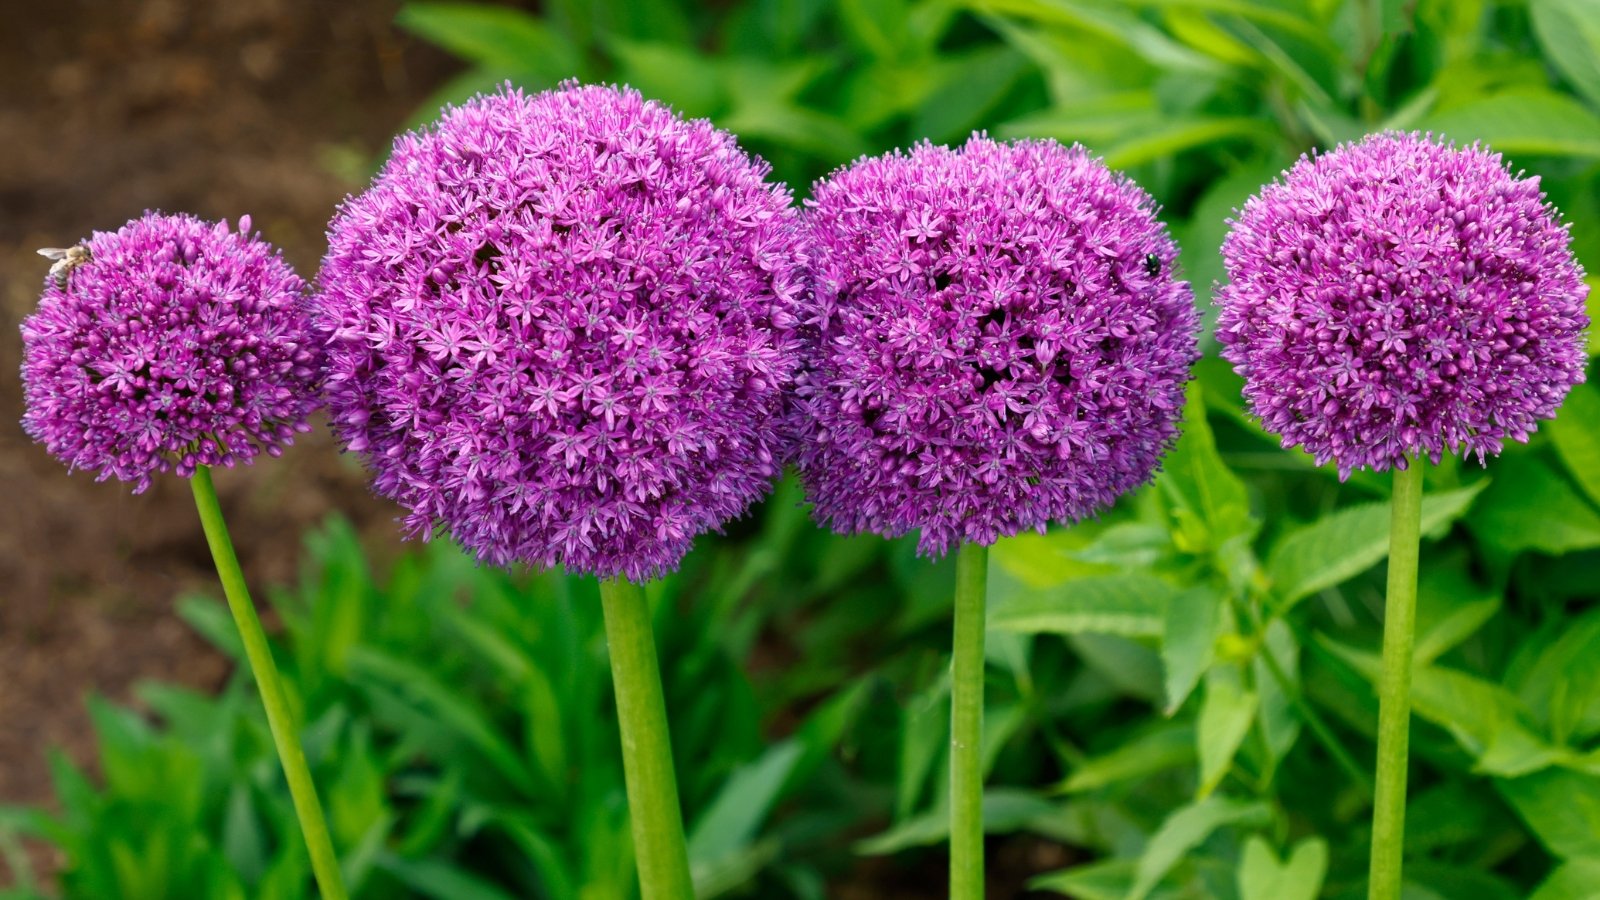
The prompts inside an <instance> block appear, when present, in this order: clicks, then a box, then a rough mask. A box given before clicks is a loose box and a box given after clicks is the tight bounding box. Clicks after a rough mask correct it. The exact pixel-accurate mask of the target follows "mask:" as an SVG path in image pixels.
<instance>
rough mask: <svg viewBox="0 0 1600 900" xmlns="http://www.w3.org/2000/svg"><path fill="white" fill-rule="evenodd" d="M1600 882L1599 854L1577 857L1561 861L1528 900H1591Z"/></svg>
mask: <svg viewBox="0 0 1600 900" xmlns="http://www.w3.org/2000/svg"><path fill="white" fill-rule="evenodd" d="M1597 884H1600V856H1593V857H1579V858H1577V859H1569V860H1567V861H1566V862H1564V863H1562V864H1561V865H1560V866H1559V867H1558V868H1557V869H1556V870H1555V871H1554V872H1551V873H1550V877H1549V878H1546V879H1545V880H1544V882H1543V883H1542V884H1540V885H1539V889H1538V890H1536V891H1534V892H1533V894H1532V895H1531V896H1529V897H1528V900H1593V898H1594V889H1595V885H1597Z"/></svg>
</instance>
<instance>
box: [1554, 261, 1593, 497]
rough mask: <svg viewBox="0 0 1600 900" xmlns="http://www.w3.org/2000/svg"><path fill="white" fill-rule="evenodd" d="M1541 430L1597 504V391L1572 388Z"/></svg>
mask: <svg viewBox="0 0 1600 900" xmlns="http://www.w3.org/2000/svg"><path fill="white" fill-rule="evenodd" d="M1591 293H1600V290H1595V291H1591ZM1544 427H1545V428H1546V429H1548V430H1549V432H1550V437H1551V439H1552V440H1554V441H1555V445H1556V453H1557V454H1558V455H1559V456H1560V457H1561V462H1562V463H1564V464H1565V465H1566V467H1567V472H1568V473H1569V474H1571V475H1572V479H1573V480H1574V481H1576V482H1577V483H1578V486H1579V487H1581V488H1583V492H1584V493H1585V494H1587V495H1589V499H1590V501H1592V502H1594V503H1595V504H1600V389H1597V388H1596V387H1595V386H1594V385H1589V384H1580V385H1576V386H1574V387H1573V389H1572V392H1571V393H1570V394H1568V395H1567V401H1566V402H1565V403H1563V404H1562V405H1561V411H1560V412H1559V413H1557V414H1556V417H1555V418H1554V419H1552V420H1550V421H1549V422H1548V423H1546V424H1545V426H1544Z"/></svg>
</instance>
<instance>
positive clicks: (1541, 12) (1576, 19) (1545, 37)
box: [1528, 0, 1600, 106]
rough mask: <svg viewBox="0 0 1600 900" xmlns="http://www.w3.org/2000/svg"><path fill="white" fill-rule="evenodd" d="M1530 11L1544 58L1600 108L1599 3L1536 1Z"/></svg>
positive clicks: (1586, 0)
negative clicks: (1542, 48)
mask: <svg viewBox="0 0 1600 900" xmlns="http://www.w3.org/2000/svg"><path fill="white" fill-rule="evenodd" d="M1528 11H1529V12H1530V13H1531V14H1532V16H1533V33H1534V34H1536V35H1538V37H1539V43H1540V44H1541V45H1542V46H1543V47H1544V52H1545V56H1547V57H1548V58H1549V59H1550V62H1551V63H1553V64H1554V65H1555V67H1556V68H1557V69H1559V70H1560V71H1561V74H1562V75H1564V76H1566V79H1567V81H1568V82H1570V83H1571V84H1572V86H1573V88H1575V89H1576V90H1577V92H1578V93H1580V94H1582V95H1583V96H1584V97H1586V98H1587V99H1588V100H1589V102H1590V103H1592V104H1594V105H1595V106H1600V0H1533V2H1532V3H1530V4H1529V6H1528Z"/></svg>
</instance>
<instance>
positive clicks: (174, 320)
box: [22, 212, 321, 493]
mask: <svg viewBox="0 0 1600 900" xmlns="http://www.w3.org/2000/svg"><path fill="white" fill-rule="evenodd" d="M249 230H250V220H249V217H245V218H243V219H241V220H240V221H239V230H238V231H237V232H233V231H230V230H229V228H228V225H227V223H226V222H219V223H216V224H212V223H209V222H204V221H201V220H200V219H196V218H194V217H193V216H187V215H164V214H161V213H154V212H151V213H145V215H144V216H143V217H141V218H138V219H135V220H133V221H131V222H129V223H128V224H126V225H124V226H123V227H122V228H121V229H119V230H118V231H115V232H95V234H94V235H93V236H91V237H90V238H89V239H88V240H87V241H85V242H84V243H83V244H81V245H79V246H77V247H74V248H71V250H70V251H67V252H66V253H65V254H62V253H59V252H58V253H57V254H56V255H57V256H64V258H63V259H62V260H61V261H60V262H59V263H58V264H57V265H56V266H55V267H54V268H53V270H52V272H51V274H50V275H49V276H48V277H47V279H46V282H45V290H44V295H43V296H42V297H41V299H40V301H39V308H38V310H37V311H36V312H34V313H33V314H32V315H31V316H29V317H28V318H27V319H25V320H24V321H23V323H22V344H23V356H22V382H23V395H24V400H25V403H26V407H27V409H26V412H25V413H24V415H23V418H22V425H23V428H24V429H26V430H27V432H28V434H29V435H31V436H32V437H33V438H34V439H35V440H37V441H39V442H40V443H41V444H43V445H44V446H45V448H46V449H48V450H49V451H50V452H51V453H52V454H54V455H55V456H56V457H57V458H59V459H60V460H61V461H62V462H64V463H66V464H67V465H68V466H69V467H71V468H74V469H87V470H89V471H92V472H95V473H97V478H96V480H99V481H103V480H105V479H107V478H112V477H115V478H118V479H121V480H123V481H129V482H133V485H134V491H135V492H136V493H137V492H142V491H143V490H145V489H146V488H147V487H149V486H150V480H151V479H152V478H153V477H155V476H156V475H158V474H160V473H163V472H168V471H176V472H177V473H178V474H179V475H182V476H188V475H192V474H194V471H195V467H197V466H218V465H220V466H231V465H233V464H234V463H236V462H238V463H248V462H250V461H251V460H252V459H253V458H254V457H255V456H256V455H257V454H258V453H260V452H262V451H266V452H267V453H268V454H271V455H274V456H276V455H277V454H278V453H279V452H281V450H282V447H283V446H284V445H286V444H288V443H290V442H291V439H292V438H293V436H294V434H295V432H303V431H306V430H307V429H308V426H307V424H306V418H307V416H309V415H310V413H311V411H312V410H313V409H314V408H315V407H316V405H317V397H316V381H317V375H318V369H319V363H320V358H321V357H320V353H319V351H318V350H317V347H318V342H317V340H316V339H315V337H314V335H313V333H312V331H311V322H310V317H309V316H308V314H307V311H306V305H305V283H304V282H303V281H301V280H300V278H299V276H297V275H295V273H294V270H293V269H291V268H290V267H289V264H288V263H286V262H284V261H283V259H282V257H281V256H280V255H279V254H278V251H277V250H276V249H274V248H273V247H272V246H271V245H270V244H268V243H266V242H265V241H262V240H260V239H259V238H258V237H256V236H254V235H252V234H250V233H249ZM41 252H46V251H41Z"/></svg>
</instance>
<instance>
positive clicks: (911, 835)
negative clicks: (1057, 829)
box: [855, 788, 1056, 856]
mask: <svg viewBox="0 0 1600 900" xmlns="http://www.w3.org/2000/svg"><path fill="white" fill-rule="evenodd" d="M1055 812H1056V807H1055V805H1054V804H1052V803H1051V802H1050V801H1048V800H1046V799H1044V798H1043V797H1040V796H1039V795H1038V794H1035V793H1033V792H1032V791H1025V790H1018V789H1015V788H989V789H987V790H985V791H984V792H983V830H984V832H985V833H986V834H1008V833H1010V832H1013V831H1018V830H1021V829H1025V828H1027V827H1028V826H1029V824H1030V823H1032V822H1033V821H1035V820H1037V819H1043V818H1048V817H1049V816H1051V815H1053V814H1054V813H1055ZM949 836H950V813H949V811H948V810H946V809H943V808H938V809H934V810H932V811H930V812H927V813H924V814H922V815H920V816H917V817H915V818H912V819H907V820H906V821H904V822H901V823H900V824H898V825H896V826H894V827H893V828H891V829H889V830H888V831H885V832H883V833H882V834H877V835H873V836H872V837H870V838H867V839H865V840H863V841H860V842H858V843H857V844H856V847H855V849H856V852H857V853H860V854H863V855H866V856H886V855H888V854H890V853H898V852H900V851H901V850H904V849H906V848H908V847H922V846H927V845H929V844H937V843H940V842H941V841H943V840H945V839H946V838H948V837H949Z"/></svg>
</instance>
